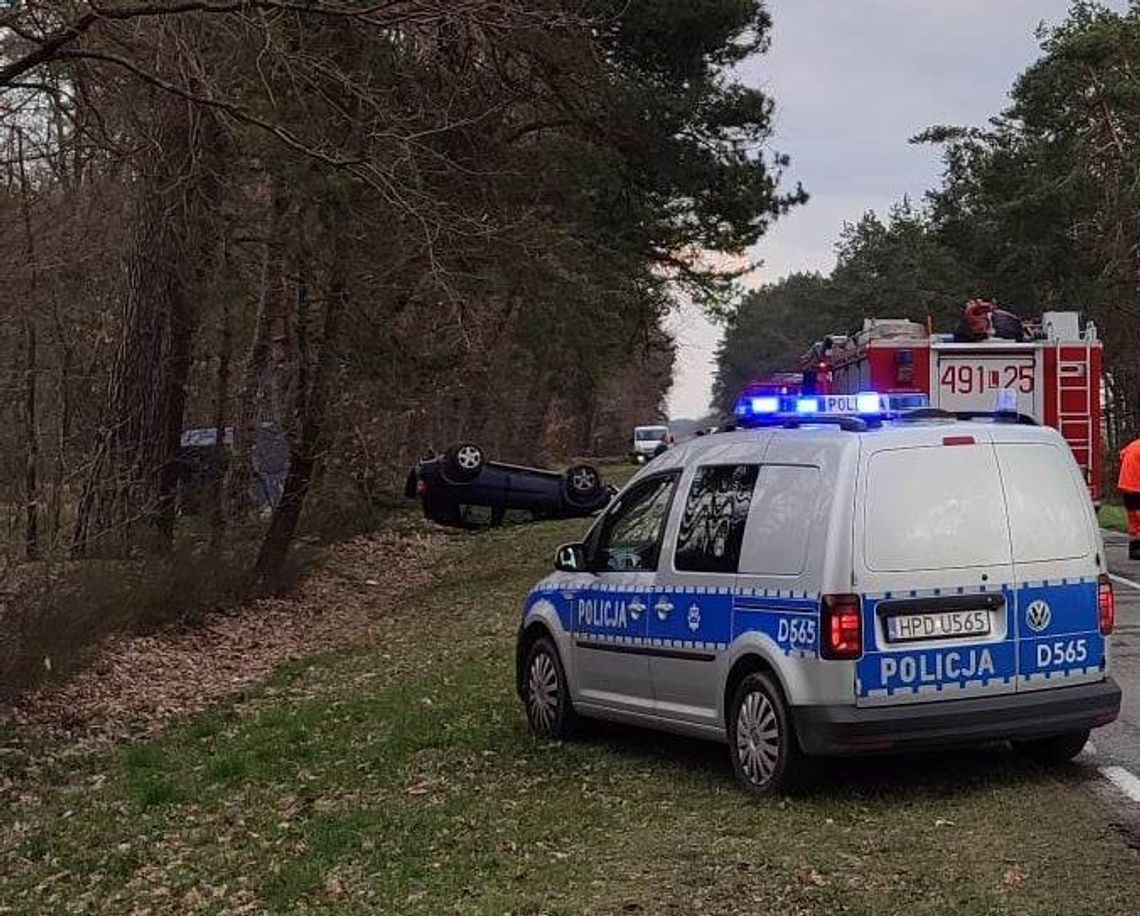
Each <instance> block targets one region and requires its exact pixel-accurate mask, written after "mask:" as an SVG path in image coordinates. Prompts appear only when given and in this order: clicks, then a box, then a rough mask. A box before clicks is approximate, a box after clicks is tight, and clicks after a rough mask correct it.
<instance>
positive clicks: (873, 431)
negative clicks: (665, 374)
mask: <svg viewBox="0 0 1140 916" xmlns="http://www.w3.org/2000/svg"><path fill="white" fill-rule="evenodd" d="M969 438H973V439H975V440H977V441H981V442H1049V443H1054V444H1062V445H1064V444H1065V440H1064V439H1062V438H1061V434H1060V433H1059V432H1057V430H1055V429H1054V428H1052V427H1050V426H1028V425H1021V424H1015V423H1002V422H993V421H992V420H987V419H976V420H956V419H935V418H931V419H920V420H901V421H900V420H887V421H884V422H883V424H882V425H881V426H878V427H873V428H868V429H864V430H859V431H852V430H846V429H842V428H840V427H839V426H836V425H833V424H822V423H813V422H811V421H806V420H805V421H804V422H803V423H802V424H800V425H799V426H796V427H794V428H791V429H788V428H785V427H781V426H761V427H755V428H749V429H737V430H733V431H731V432H721V433H715V434H713V435H709V436H702V437H699V438H696V439H693V440H690V441H688V442H684V443H682V444H681V445H678V446H675V447H674V448H672V449H670V450H669V451H668V452H665V453H664V454H662V455H660V456H659V457H658V458H657V459H655V460H654V461H653V462H652V464H651V465H649V466H647V470H648V469H649V468H652V469H653V470H654V471H660V470H668V469H670V468H677V467H685V466H687V465H688V464H690V463H692V462H693V461H699V460H701V459H702V457H703V456H705V455H706V454H707V453H712V452H719V451H722V450H723V449H724V447H726V446H739V445H746V444H749V443H754V444H755V445H756V446H757V447H766V446H767V445H768V444H769V443H771V442H772V441H773V440H776V441H780V442H782V443H787V444H792V443H802V444H804V445H805V446H807V447H810V448H811V449H812V450H822V451H825V452H831V453H835V452H843V451H847V450H848V449H851V450H863V451H879V450H880V449H884V448H906V447H915V446H923V445H957V444H963V445H964V444H967V442H966V440H968V439H969ZM948 439H949V440H958V441H953V442H947V441H946V440H948Z"/></svg>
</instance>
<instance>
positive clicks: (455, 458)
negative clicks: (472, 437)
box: [443, 442, 486, 483]
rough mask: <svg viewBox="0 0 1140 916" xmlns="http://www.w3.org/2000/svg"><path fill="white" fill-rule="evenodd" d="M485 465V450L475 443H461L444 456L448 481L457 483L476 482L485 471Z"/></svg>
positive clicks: (444, 466) (444, 467)
mask: <svg viewBox="0 0 1140 916" xmlns="http://www.w3.org/2000/svg"><path fill="white" fill-rule="evenodd" d="M485 463H486V458H485V456H484V455H483V449H481V448H479V446H477V445H475V444H474V443H473V442H460V443H459V444H458V445H453V446H452V447H451V448H449V449H448V450H447V451H446V452H444V454H443V469H444V471H445V472H446V474H447V477H448V479H449V480H452V481H455V482H456V483H466V482H467V481H469V480H474V479H475V478H476V477H478V476H479V472H480V471H482V470H483V465H484V464H485Z"/></svg>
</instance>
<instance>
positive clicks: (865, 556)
mask: <svg viewBox="0 0 1140 916" xmlns="http://www.w3.org/2000/svg"><path fill="white" fill-rule="evenodd" d="M850 401H851V403H850V405H848V406H849V407H850V408H851V412H845V413H835V412H829V411H827V410H825V408H826V406H827V405H821V403H820V399H819V398H814V397H801V398H797V399H793V400H792V401H791V402H788V401H787V400H786V399H778V398H755V399H751V400H750V401H748V402H747V403H745V404H742V405H740V406H738V408H737V414H738V417H737V423H738V428H737V429H735V430H733V431H728V432H721V433H717V434H716V435H712V436H707V437H703V438H698V439H696V440H694V441H691V442H688V443H685V444H683V445H680V446H678V447H676V448H674V449H672V450H670V451H668V452H666V453H664V454H662V455H660V456H659V457H657V458H656V459H655V460H654V461H652V462H651V463H650V464H648V465H647V466H646V467H645V468H643V469H642V470H641V471H640V472H639V473H638V474H637V475H636V476H635V477H634V478H633V479H632V481H631V482H630V483H629V484H628V485H627V486H626V487H625V488H624V489H623V490H622V491H621V493H620V494H619V495H618V496H617V497H616V498H615V499H614V501H613V502H612V503H611V504H610V506H609V507H608V509H607V510H606V511H605V512H604V513H603V514H602V515H601V516H599V518H598V519H597V520H596V522H595V523H594V524H593V526H592V527H591V529H590V531H589V533H588V535H587V536H586V538H585V540H584V541H583V542H582V543H580V544H568V545H565V546H563V547H560V548H559V549H558V551H557V555H556V557H555V567H556V568H555V572H553V573H552V574H551V575H550V576H548V577H547V578H545V579H544V580H542V581H541V582H540V583H539V584H538V585H537V586H536V587H535V588H534V590H533V591H532V592H531V594H530V595H529V597H528V598H527V601H526V606H525V611H524V615H523V620H522V624H521V627H520V629H519V637H518V644H517V687H518V692H519V695H520V698H521V700H522V703H523V706H524V708H525V712H526V716H527V719H528V721H529V724H530V727H531V729H532V730H533V732H534V733H536V734H537V735H540V736H544V737H551V738H558V737H561V736H564V735H566V734H568V732H569V731H570V730H571V729H572V727H573V724H574V722H575V720H576V718H577V717H579V716H585V717H595V718H599V719H608V720H613V721H618V722H625V723H632V724H635V725H640V726H648V727H651V728H657V729H664V730H668V731H671V732H679V733H684V734H688V735H694V736H699V737H703V738H709V739H713V740H717V741H721V742H725V743H727V744H728V746H729V750H730V757H731V760H732V766H733V768H734V771H735V773H736V776H737V777H738V779H739V781H740V782H741V783H742V784H743V786H744V787H745V788H747V789H748V790H750V791H752V792H755V793H760V794H764V793H770V792H777V791H784V790H788V789H791V788H793V787H795V786H796V785H797V784H798V783H801V782H802V781H803V780H804V779H805V778H806V776H807V774H808V773H809V772H810V766H809V763H810V758H811V757H813V756H817V755H840V754H853V753H868V752H880V751H892V750H906V749H918V748H926V747H932V746H942V745H949V744H959V743H977V742H984V741H990V740H1009V741H1012V742H1013V743H1014V744H1015V745H1016V746H1017V747H1018V748H1020V749H1023V750H1024V751H1025V752H1027V753H1030V754H1034V755H1038V756H1040V757H1043V758H1048V759H1052V760H1066V759H1070V758H1072V757H1073V756H1075V755H1076V754H1077V753H1079V752H1080V750H1081V748H1082V747H1083V745H1084V744H1085V742H1086V741H1087V739H1088V736H1089V732H1090V730H1091V729H1093V728H1095V727H1097V726H1100V725H1104V724H1106V723H1108V722H1111V721H1112V720H1113V719H1115V718H1116V716H1117V714H1118V712H1119V709H1120V699H1121V698H1120V689H1119V687H1118V686H1117V685H1116V684H1115V682H1114V681H1113V679H1112V678H1111V677H1110V674H1109V644H1108V639H1107V637H1108V635H1109V633H1111V631H1112V628H1113V623H1114V601H1113V593H1112V586H1111V582H1110V580H1109V577H1108V575H1107V567H1106V560H1105V553H1104V546H1103V544H1102V541H1101V537H1100V530H1099V527H1098V525H1097V521H1096V515H1095V511H1094V509H1093V506H1092V504H1091V502H1090V500H1089V496H1088V491H1087V488H1086V487H1085V484H1084V481H1083V479H1082V478H1081V474H1080V471H1079V469H1078V467H1077V465H1076V463H1075V461H1074V459H1073V456H1072V453H1071V451H1070V449H1069V447H1068V446H1067V444H1066V443H1065V441H1064V440H1063V439H1062V438H1061V436H1060V435H1059V434H1058V433H1057V432H1056V430H1053V429H1051V428H1046V427H1038V426H1035V425H1031V424H1032V421H1029V420H1027V419H1026V418H1025V417H1018V416H1017V415H1015V414H1007V413H1000V412H999V413H994V414H988V415H982V416H978V415H972V416H970V417H965V416H959V415H950V414H946V413H943V412H941V411H937V410H931V409H925V410H922V409H919V410H913V411H911V412H909V413H902V412H898V411H897V410H896V409H893V408H892V406H891V405H889V404H888V403H887V402H886V399H884V398H880V397H879V396H878V395H875V394H867V395H860V396H858V397H857V398H851V399H850Z"/></svg>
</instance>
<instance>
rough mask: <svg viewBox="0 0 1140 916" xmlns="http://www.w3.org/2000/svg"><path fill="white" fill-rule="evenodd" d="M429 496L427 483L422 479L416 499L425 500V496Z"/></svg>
mask: <svg viewBox="0 0 1140 916" xmlns="http://www.w3.org/2000/svg"><path fill="white" fill-rule="evenodd" d="M427 494H428V485H427V481H426V480H423V479H421V480H420V482H419V483H417V484H416V499H423V498H424V497H425V496H427Z"/></svg>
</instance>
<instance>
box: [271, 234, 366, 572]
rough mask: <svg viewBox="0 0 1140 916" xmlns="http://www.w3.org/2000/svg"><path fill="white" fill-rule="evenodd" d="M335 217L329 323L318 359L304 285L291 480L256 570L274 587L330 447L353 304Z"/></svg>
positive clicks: (327, 307) (326, 320)
mask: <svg viewBox="0 0 1140 916" xmlns="http://www.w3.org/2000/svg"><path fill="white" fill-rule="evenodd" d="M332 216H333V219H332V220H331V221H330V223H331V227H330V233H331V235H332V240H331V247H332V258H331V261H332V263H331V265H330V271H329V274H330V276H329V283H328V288H327V294H326V295H325V296H324V320H323V322H322V330H321V341H320V350H319V352H318V355H317V357H316V359H312V358H311V350H312V344H311V342H310V340H309V335H308V325H309V322H308V321H307V320H306V318H307V315H306V312H307V310H308V297H307V291H306V286H305V284H304V283H303V282H302V284H301V286H300V288H299V290H298V315H297V319H298V320H297V322H296V330H297V348H298V356H299V358H298V361H297V367H298V379H297V381H298V385H297V391H298V404H299V409H298V411H297V415H298V418H297V423H296V424H295V427H294V429H293V430H292V431H291V435H290V449H289V472H288V474H287V475H286V477H285V488H284V491H283V493H282V495H281V501H280V503H278V505H277V507H276V508H275V509H274V512H273V517H272V519H271V520H270V523H269V530H268V531H267V532H266V534H265V539H264V541H263V542H262V545H261V550H260V552H259V553H258V557H257V563H256V566H255V573H256V575H257V579H258V581H259V582H260V583H261V584H262V585H264V586H268V587H270V588H274V587H277V586H278V585H280V583H281V575H282V572H283V570H284V568H285V561H286V559H287V558H288V555H289V547H290V545H291V544H292V542H293V538H294V536H295V535H296V533H297V527H298V525H299V523H300V520H301V511H302V509H303V508H304V504H305V497H306V496H307V495H308V493H309V489H310V487H311V486H312V483H313V478H314V475H315V473H316V470H317V466H318V462H319V459H320V457H321V453H322V451H323V449H324V442H325V431H326V430H325V427H326V423H327V416H326V414H327V408H328V390H329V385H330V383H331V376H332V374H333V371H334V367H335V360H336V351H337V338H338V336H339V333H340V322H341V318H342V316H343V314H344V311H345V308H346V305H347V300H348V289H347V278H346V265H345V262H344V251H343V240H342V239H341V238H340V235H339V233H340V230H339V219H338V217H339V212H334V213H333V214H332Z"/></svg>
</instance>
